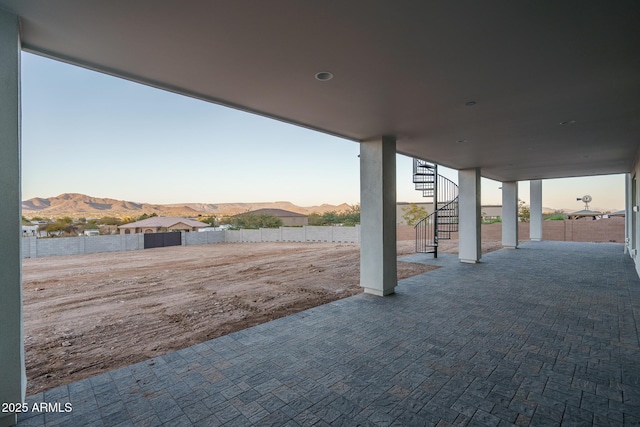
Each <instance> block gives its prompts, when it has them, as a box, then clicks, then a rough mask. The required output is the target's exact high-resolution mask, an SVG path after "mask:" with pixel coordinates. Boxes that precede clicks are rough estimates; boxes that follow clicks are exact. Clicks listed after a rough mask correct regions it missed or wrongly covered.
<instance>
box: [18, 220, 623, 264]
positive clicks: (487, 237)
mask: <svg viewBox="0 0 640 427" xmlns="http://www.w3.org/2000/svg"><path fill="white" fill-rule="evenodd" d="M518 227H519V240H520V241H521V242H524V241H527V240H529V224H527V223H519V224H518ZM542 232H543V234H542V238H543V240H557V241H558V240H559V241H568V242H616V243H624V219H623V218H609V219H605V220H599V221H586V220H580V221H570V220H567V221H543V223H542ZM451 237H452V239H457V238H458V236H457V233H453V235H452V236H451ZM414 238H415V234H414V230H413V227H410V226H400V227H398V240H413V239H414ZM501 239H502V224H500V223H495V224H483V225H482V240H484V241H500V240H501ZM260 242H333V243H360V226H355V227H318V226H304V227H280V228H261V229H259V230H224V231H205V232H201V233H185V232H182V245H183V246H192V245H211V244H217V243H260ZM142 249H144V234H117V235H111V236H90V237H89V236H81V237H61V238H55V239H37V238H36V237H23V238H22V258H42V257H49V256H61V255H62V256H63V255H82V254H94V253H101V252H124V251H137V250H142Z"/></svg>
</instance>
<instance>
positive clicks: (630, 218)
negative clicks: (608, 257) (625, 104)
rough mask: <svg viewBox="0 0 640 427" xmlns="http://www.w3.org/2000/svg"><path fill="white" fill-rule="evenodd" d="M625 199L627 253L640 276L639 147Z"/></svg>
mask: <svg viewBox="0 0 640 427" xmlns="http://www.w3.org/2000/svg"><path fill="white" fill-rule="evenodd" d="M627 179H628V182H627V186H628V190H627V197H628V198H629V199H630V200H628V201H627V233H626V237H627V252H628V253H629V256H631V258H632V259H633V261H634V262H635V265H636V271H637V272H638V275H640V257H638V242H640V212H638V211H640V188H639V186H638V183H639V182H640V146H639V150H638V151H637V152H636V158H635V160H634V162H633V167H632V168H631V171H630V173H629V176H628V178H627Z"/></svg>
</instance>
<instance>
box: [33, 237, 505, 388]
mask: <svg viewBox="0 0 640 427" xmlns="http://www.w3.org/2000/svg"><path fill="white" fill-rule="evenodd" d="M399 237H403V235H402V233H399ZM497 248H499V244H497V243H496V244H494V245H491V244H489V246H485V250H493V249H497ZM413 252H414V242H413V241H400V242H398V253H399V254H400V255H402V254H409V253H413ZM440 252H442V253H445V252H450V253H452V252H457V241H449V242H442V246H441V248H440ZM359 254H360V248H359V246H358V245H355V244H336V243H260V244H249V243H235V244H220V245H202V246H187V247H184V246H178V247H169V248H159V249H149V250H144V251H133V252H125V253H121V252H120V253H108V254H94V255H79V256H67V257H50V258H37V259H25V260H24V262H23V287H24V290H23V292H24V319H25V325H24V329H25V351H26V366H27V376H28V379H29V385H28V389H27V394H28V395H31V394H35V393H37V392H40V391H42V390H48V389H50V388H53V387H56V386H58V385H61V384H65V383H70V382H73V381H78V380H80V379H83V378H86V377H89V376H93V375H97V374H99V373H102V372H105V371H109V370H112V369H115V368H118V367H121V366H125V365H128V364H132V363H135V362H138V361H142V360H145V359H148V358H151V357H154V356H157V355H160V354H164V353H168V352H170V351H173V350H177V349H181V348H184V347H187V346H189V345H193V344H196V343H198V342H202V341H205V340H208V339H212V338H215V337H219V336H222V335H225V334H228V333H231V332H234V331H238V330H242V329H245V328H247V327H250V326H253V325H257V324H260V323H263V322H266V321H269V320H272V319H275V318H278V317H282V316H286V315H288V314H291V313H295V312H298V311H302V310H305V309H307V308H311V307H315V306H318V305H320V304H324V303H327V302H330V301H334V300H336V299H340V298H345V297H348V296H351V295H354V294H356V293H359V292H361V288H360V287H359V285H358V282H359V274H360V270H359V263H360V262H359V256H360V255H359ZM433 268H434V267H427V266H424V265H420V264H409V263H405V262H399V263H398V276H399V278H400V279H401V278H406V277H410V276H413V275H416V274H420V273H423V272H426V271H429V270H430V269H433Z"/></svg>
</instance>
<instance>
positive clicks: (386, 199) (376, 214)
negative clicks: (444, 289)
mask: <svg viewBox="0 0 640 427" xmlns="http://www.w3.org/2000/svg"><path fill="white" fill-rule="evenodd" d="M396 262H397V250H396V140H395V138H394V137H391V136H382V137H380V138H376V139H372V140H366V141H362V142H361V143H360V286H362V287H363V288H364V291H365V292H366V293H369V294H373V295H378V296H384V295H389V294H392V293H394V290H395V287H396V285H397V283H398V274H397V265H396Z"/></svg>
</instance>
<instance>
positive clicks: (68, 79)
mask: <svg viewBox="0 0 640 427" xmlns="http://www.w3.org/2000/svg"><path fill="white" fill-rule="evenodd" d="M358 153H359V145H358V144H357V143H356V142H353V141H348V140H344V139H341V138H337V137H334V136H329V135H325V134H322V133H319V132H316V131H311V130H308V129H304V128H300V127H297V126H293V125H289V124H286V123H282V122H278V121H275V120H272V119H267V118H264V117H260V116H256V115H253V114H249V113H245V112H241V111H237V110H233V109H230V108H227V107H222V106H219V105H215V104H211V103H207V102H203V101H199V100H195V99H192V98H187V97H184V96H181V95H176V94H173V93H170V92H165V91H162V90H158V89H155V88H151V87H147V86H143V85H140V84H137V83H132V82H129V81H126V80H122V79H118V78H114V77H111V76H107V75H104V74H100V73H96V72H93V71H89V70H85V69H82V68H79V67H75V66H71V65H68V64H64V63H61V62H57V61H53V60H50V59H46V58H42V57H39V56H35V55H32V54H29V53H23V54H22V164H23V171H22V196H23V200H26V199H29V198H32V197H52V196H57V195H59V194H61V193H83V194H87V195H91V196H95V197H109V198H114V199H123V200H129V201H135V202H146V203H183V202H184V203H191V202H198V203H227V202H271V201H284V200H286V201H290V202H293V203H295V204H297V205H301V206H311V205H317V204H321V203H331V204H339V203H349V204H355V203H359V186H360V184H359V179H360V178H359V159H358ZM441 172H442V173H443V175H445V176H447V177H448V178H450V179H453V180H454V181H456V182H457V171H454V170H451V169H446V168H441ZM411 173H412V162H411V159H410V158H408V157H405V156H402V155H398V157H397V191H398V195H397V199H398V201H406V202H418V201H421V199H422V197H421V194H420V193H419V192H417V191H415V190H414V189H413V184H412V182H411ZM528 184H529V183H528V182H526V181H525V182H521V183H520V184H519V194H520V198H521V199H522V200H524V201H525V202H527V203H528V201H529V185H528ZM499 187H500V183H499V182H496V181H491V180H488V179H483V180H482V190H481V191H482V203H483V204H500V203H501V192H500V189H499ZM585 194H590V195H591V196H592V197H593V202H592V204H591V205H592V207H596V208H602V209H611V210H613V209H623V208H624V176H623V175H611V176H604V177H602V176H601V177H589V178H567V179H557V180H545V181H543V206H545V207H550V208H556V209H559V208H565V209H575V210H579V209H582V208H583V203H582V202H578V201H576V198H578V197H581V196H583V195H585Z"/></svg>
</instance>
